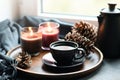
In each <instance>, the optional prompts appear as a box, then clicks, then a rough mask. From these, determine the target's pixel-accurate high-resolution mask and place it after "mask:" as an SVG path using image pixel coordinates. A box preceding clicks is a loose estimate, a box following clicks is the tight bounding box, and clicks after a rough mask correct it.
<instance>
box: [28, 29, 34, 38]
mask: <svg viewBox="0 0 120 80" xmlns="http://www.w3.org/2000/svg"><path fill="white" fill-rule="evenodd" d="M28 29H29V32H30V36H32V35H33V30H32V27H29V28H28Z"/></svg>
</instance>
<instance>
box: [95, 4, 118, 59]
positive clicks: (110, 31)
mask: <svg viewBox="0 0 120 80" xmlns="http://www.w3.org/2000/svg"><path fill="white" fill-rule="evenodd" d="M108 5H109V8H107V9H106V8H104V9H102V10H101V12H100V13H101V14H100V15H99V16H98V23H99V28H98V36H97V41H96V46H97V47H98V48H99V49H100V50H101V51H102V52H103V55H104V56H105V57H107V58H118V57H120V9H119V8H115V6H116V4H113V3H108Z"/></svg>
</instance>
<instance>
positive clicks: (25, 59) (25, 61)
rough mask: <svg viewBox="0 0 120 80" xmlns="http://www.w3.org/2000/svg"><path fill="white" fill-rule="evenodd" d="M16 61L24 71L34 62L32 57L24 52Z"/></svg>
mask: <svg viewBox="0 0 120 80" xmlns="http://www.w3.org/2000/svg"><path fill="white" fill-rule="evenodd" d="M16 60H17V61H18V66H19V67H21V68H23V69H26V68H29V67H30V65H31V62H32V60H31V55H29V54H28V53H27V52H24V51H22V52H21V53H20V54H19V55H18V57H17V58H16Z"/></svg>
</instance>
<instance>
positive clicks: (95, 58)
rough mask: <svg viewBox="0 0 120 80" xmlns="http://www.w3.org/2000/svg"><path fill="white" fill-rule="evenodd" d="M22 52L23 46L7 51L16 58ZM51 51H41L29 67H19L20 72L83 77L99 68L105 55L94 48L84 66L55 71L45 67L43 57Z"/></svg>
mask: <svg viewBox="0 0 120 80" xmlns="http://www.w3.org/2000/svg"><path fill="white" fill-rule="evenodd" d="M20 52H21V47H20V46H18V47H16V48H14V49H12V50H11V51H9V52H8V53H7V55H8V56H10V57H13V58H16V56H17V55H18V54H19V53H20ZM47 53H49V51H41V52H40V54H39V55H38V56H36V57H32V64H31V67H30V68H29V69H22V68H19V67H17V69H18V71H19V72H18V73H22V74H24V75H30V76H33V77H37V78H50V79H68V78H74V77H77V76H79V77H83V76H86V75H88V74H90V73H93V72H95V71H96V69H98V68H99V67H100V65H101V63H102V61H103V55H102V53H101V51H100V50H99V49H97V48H96V47H94V48H93V52H91V53H90V55H89V58H87V59H86V60H85V63H84V65H83V68H82V69H81V68H80V69H79V70H77V71H73V72H66V73H55V72H49V71H47V70H45V69H44V68H43V63H42V57H43V56H44V55H45V54H47Z"/></svg>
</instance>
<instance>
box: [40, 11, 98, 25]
mask: <svg viewBox="0 0 120 80" xmlns="http://www.w3.org/2000/svg"><path fill="white" fill-rule="evenodd" d="M38 16H39V17H41V18H56V19H59V20H62V21H65V22H70V23H75V22H79V21H80V20H84V21H86V22H89V23H91V24H93V25H95V26H98V21H97V17H88V16H76V15H62V14H52V13H51V14H50V13H38Z"/></svg>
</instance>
